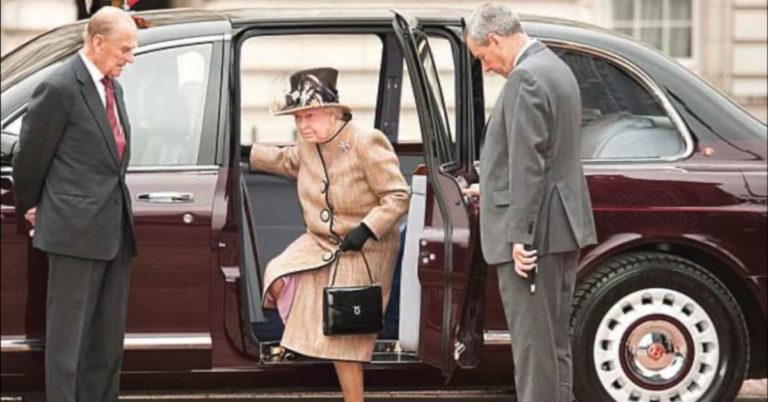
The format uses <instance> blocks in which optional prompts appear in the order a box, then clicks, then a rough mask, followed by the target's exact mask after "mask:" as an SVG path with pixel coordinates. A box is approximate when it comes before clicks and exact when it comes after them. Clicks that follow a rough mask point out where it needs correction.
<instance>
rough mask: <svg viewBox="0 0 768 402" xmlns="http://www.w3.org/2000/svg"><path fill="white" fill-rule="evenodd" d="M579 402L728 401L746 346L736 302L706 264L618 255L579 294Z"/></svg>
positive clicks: (574, 323) (575, 329)
mask: <svg viewBox="0 0 768 402" xmlns="http://www.w3.org/2000/svg"><path fill="white" fill-rule="evenodd" d="M573 307H574V310H573V315H572V317H571V342H572V347H573V367H574V370H573V371H574V391H575V393H576V397H577V400H578V401H581V402H594V401H610V400H616V401H622V402H624V401H638V402H653V401H659V402H661V401H670V402H693V401H698V402H722V401H732V400H733V399H734V398H735V397H736V395H737V393H738V391H739V388H740V386H741V383H742V382H743V380H744V377H745V375H746V369H747V366H748V363H749V361H748V360H749V340H748V338H747V329H746V323H745V321H744V316H743V314H742V313H741V310H740V309H739V306H738V305H737V303H736V301H735V300H734V297H733V296H732V295H731V293H730V292H729V291H728V290H727V289H726V288H725V286H723V284H722V283H721V282H720V281H719V280H718V279H717V278H716V277H714V276H713V275H712V274H710V273H709V272H707V271H706V270H705V269H704V268H702V267H701V266H699V265H697V264H695V263H693V262H691V261H689V260H686V259H683V258H680V257H677V256H674V255H670V254H665V253H658V252H634V253H628V254H624V255H620V256H617V257H614V258H612V259H610V260H609V261H607V262H605V263H604V264H602V265H601V266H600V267H598V268H597V269H596V270H594V271H593V272H591V273H590V274H589V275H588V276H587V277H586V278H584V280H582V281H580V283H579V284H578V285H577V287H576V291H575V293H574V300H573Z"/></svg>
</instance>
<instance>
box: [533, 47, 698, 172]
mask: <svg viewBox="0 0 768 402" xmlns="http://www.w3.org/2000/svg"><path fill="white" fill-rule="evenodd" d="M539 39H540V40H541V41H542V42H544V43H546V44H547V45H548V46H552V47H557V48H562V49H568V50H573V51H577V52H583V53H587V54H590V55H592V56H596V57H600V58H603V59H605V60H607V61H609V62H611V63H614V64H615V65H617V66H618V67H619V68H621V69H623V70H624V72H625V73H627V74H628V75H629V76H630V77H632V78H634V79H636V80H637V81H638V82H639V83H640V84H641V85H642V86H643V87H644V88H645V89H646V90H648V91H650V92H651V94H652V95H653V96H654V98H655V99H657V100H658V101H659V102H660V103H661V107H662V109H663V110H664V112H666V113H667V115H668V116H669V117H670V119H671V120H672V122H673V124H674V125H675V129H677V131H678V133H680V135H681V137H682V138H683V142H684V143H685V149H684V150H683V152H682V153H680V154H678V155H672V156H664V157H656V158H615V159H610V160H607V159H582V160H581V161H582V163H586V164H595V165H602V164H615V163H627V162H632V163H659V162H675V161H679V160H682V159H686V158H688V157H690V156H691V155H692V154H693V152H694V141H693V137H692V136H691V133H690V131H689V130H688V126H686V125H685V123H684V122H683V119H682V118H681V117H680V114H679V113H678V112H677V109H675V108H674V106H672V102H671V101H670V100H669V98H668V97H667V95H666V94H665V93H664V91H663V90H662V89H661V88H660V87H659V86H658V84H656V82H655V81H653V79H651V77H650V76H649V75H648V74H646V73H645V72H644V71H643V70H642V69H641V68H639V67H638V66H636V65H635V64H633V63H631V62H630V61H629V60H626V59H624V58H623V57H621V56H618V55H616V54H612V53H609V52H606V51H604V50H602V49H598V48H595V47H592V46H588V45H584V44H582V43H576V42H570V41H565V40H562V39H551V38H546V37H540V38H539Z"/></svg>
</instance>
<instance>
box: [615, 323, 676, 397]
mask: <svg viewBox="0 0 768 402" xmlns="http://www.w3.org/2000/svg"><path fill="white" fill-rule="evenodd" d="M687 356H688V342H686V339H685V336H684V335H683V332H682V331H680V330H679V329H678V328H677V326H676V325H675V324H674V323H672V322H669V321H666V320H664V319H659V320H650V321H646V322H643V323H641V324H640V325H638V326H637V327H636V328H635V329H634V330H633V331H632V332H631V333H630V334H629V336H628V337H627V341H626V343H625V357H624V358H625V361H626V362H627V363H628V365H629V368H630V373H629V374H631V375H632V374H634V375H636V376H638V377H639V378H638V379H639V380H640V381H641V382H643V383H646V384H652V385H654V386H664V385H666V384H669V383H670V382H672V381H674V380H675V379H676V378H677V377H678V376H679V375H680V373H681V372H683V370H684V369H685V366H686V360H687V359H686V357H687Z"/></svg>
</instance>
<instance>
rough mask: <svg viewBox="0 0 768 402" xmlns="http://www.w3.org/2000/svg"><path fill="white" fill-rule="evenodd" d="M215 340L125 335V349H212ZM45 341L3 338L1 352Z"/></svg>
mask: <svg viewBox="0 0 768 402" xmlns="http://www.w3.org/2000/svg"><path fill="white" fill-rule="evenodd" d="M212 345H213V340H212V339H211V335H210V334H209V333H161V334H142V333H134V334H125V341H124V342H123V347H124V349H125V350H153V349H179V350H194V349H210V348H211V346H212ZM44 346H45V340H44V339H40V338H36V339H27V338H25V337H23V336H8V337H5V336H4V337H2V340H0V351H2V352H3V353H8V352H30V351H38V350H43V349H44Z"/></svg>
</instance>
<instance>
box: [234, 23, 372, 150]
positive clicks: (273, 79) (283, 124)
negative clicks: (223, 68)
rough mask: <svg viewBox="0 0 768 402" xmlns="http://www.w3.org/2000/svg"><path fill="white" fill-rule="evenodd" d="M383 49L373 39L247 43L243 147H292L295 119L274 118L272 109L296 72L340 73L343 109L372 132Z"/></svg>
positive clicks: (313, 37) (289, 38) (278, 38)
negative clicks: (323, 69) (332, 70)
mask: <svg viewBox="0 0 768 402" xmlns="http://www.w3.org/2000/svg"><path fill="white" fill-rule="evenodd" d="M382 49H383V45H382V42H381V39H380V38H379V37H378V36H376V35H372V34H343V35H336V34H302V35H273V36H256V37H252V38H249V39H247V40H246V41H245V42H243V45H242V48H241V56H240V74H241V75H240V112H241V113H240V119H241V121H240V127H241V128H240V132H241V133H242V134H241V142H242V143H243V144H251V143H255V142H259V143H291V142H293V141H295V140H296V133H295V129H294V123H293V118H291V116H273V115H272V113H271V112H270V105H271V104H272V102H273V101H274V100H276V99H278V98H279V97H281V96H284V95H285V94H286V93H287V88H288V87H287V83H288V77H289V76H290V74H291V73H292V72H294V71H298V70H301V69H306V68H313V67H332V68H335V69H337V70H338V71H339V76H338V82H337V89H338V91H339V99H340V100H341V103H343V104H346V105H348V106H350V107H351V109H352V115H353V118H354V120H355V121H357V122H358V123H360V125H362V126H363V127H373V126H374V120H375V113H376V99H377V96H376V95H377V92H378V82H379V71H380V68H381V56H382Z"/></svg>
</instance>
